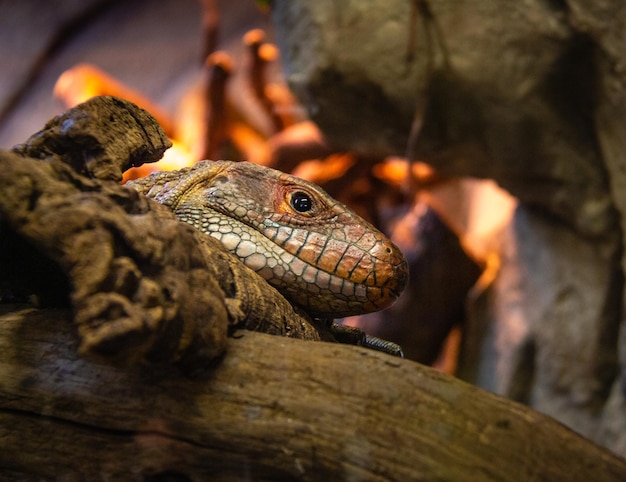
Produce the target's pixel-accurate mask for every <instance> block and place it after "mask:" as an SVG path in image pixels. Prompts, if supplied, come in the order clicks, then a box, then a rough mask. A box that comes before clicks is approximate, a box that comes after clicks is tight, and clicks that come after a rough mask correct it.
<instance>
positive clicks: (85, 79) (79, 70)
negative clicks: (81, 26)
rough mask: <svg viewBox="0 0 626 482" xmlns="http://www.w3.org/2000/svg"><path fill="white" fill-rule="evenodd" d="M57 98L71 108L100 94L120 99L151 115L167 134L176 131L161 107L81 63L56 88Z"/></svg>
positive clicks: (92, 67)
mask: <svg viewBox="0 0 626 482" xmlns="http://www.w3.org/2000/svg"><path fill="white" fill-rule="evenodd" d="M54 95H55V96H56V97H57V98H58V99H60V100H62V101H63V102H64V103H65V105H66V106H67V107H74V106H75V105H77V104H80V103H82V102H85V101H86V100H89V99H91V98H92V97H96V96H99V95H112V96H115V97H120V98H122V99H126V100H128V101H130V102H132V103H133V104H137V105H138V106H139V107H141V108H143V109H145V110H147V111H148V112H150V114H152V115H153V116H154V118H155V119H156V120H157V122H158V123H159V124H161V126H162V127H163V129H164V130H165V132H166V133H167V135H169V136H171V135H172V132H173V129H172V122H171V120H170V118H169V116H168V115H167V113H166V112H165V111H163V110H162V109H161V108H160V107H159V106H157V105H155V104H154V103H153V102H152V101H150V99H148V98H147V97H145V96H143V95H142V94H140V93H139V92H137V91H135V90H133V89H130V88H129V87H127V86H125V85H124V84H122V83H121V82H119V81H117V80H116V79H114V78H113V77H111V76H110V75H108V74H106V73H105V72H103V71H102V70H100V69H98V68H97V67H95V66H93V65H90V64H78V65H76V66H75V67H72V68H71V69H68V70H66V71H65V72H63V73H62V74H61V75H60V76H59V79H58V80H57V82H56V84H55V86H54Z"/></svg>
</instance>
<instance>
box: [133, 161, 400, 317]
mask: <svg viewBox="0 0 626 482" xmlns="http://www.w3.org/2000/svg"><path fill="white" fill-rule="evenodd" d="M128 184H129V185H132V186H133V187H134V188H135V189H137V190H139V191H140V192H142V193H144V194H146V195H147V196H148V197H151V198H153V199H155V200H156V201H158V202H160V203H161V204H164V205H166V206H168V207H169V208H170V209H171V210H172V211H173V212H174V213H175V214H176V216H178V217H179V218H180V219H181V221H184V222H187V223H189V224H191V225H193V226H194V227H196V228H197V229H199V230H200V231H202V232H204V233H207V234H209V235H210V236H213V237H215V238H217V239H219V240H220V241H221V242H222V244H223V245H224V246H225V247H226V248H227V249H228V250H230V251H231V252H232V253H233V254H235V255H236V256H238V257H239V258H240V259H241V260H242V262H243V263H244V264H245V265H246V266H248V267H249V268H251V269H252V270H254V271H256V272H257V273H258V274H259V275H260V276H262V277H263V278H264V279H265V280H267V282H268V283H270V284H272V285H273V286H274V287H275V288H276V289H277V290H278V291H280V292H281V293H282V294H283V295H284V296H285V297H286V298H288V299H289V300H291V301H292V302H294V303H296V304H298V305H299V306H301V307H302V308H304V309H305V310H307V311H308V312H310V313H311V314H313V315H315V316H323V317H332V318H336V317H343V316H348V315H355V314H363V313H368V312H372V311H377V310H380V309H382V308H385V307H387V306H389V305H391V304H392V303H393V302H394V301H395V300H396V299H397V298H398V296H399V295H400V293H401V292H402V290H403V289H404V288H405V286H406V283H407V278H408V267H407V262H406V259H405V258H404V256H403V254H402V253H401V252H400V250H399V249H398V248H397V247H396V246H395V245H394V244H393V243H392V242H391V241H390V240H389V239H387V237H386V236H385V235H384V234H382V233H381V232H380V231H378V230H377V229H376V228H375V227H374V226H372V225H371V224H369V223H368V222H366V221H365V220H364V219H362V218H361V217H359V216H358V215H357V214H355V213H354V212H353V211H352V210H350V209H349V208H348V207H346V206H344V205H343V204H341V203H339V202H338V201H336V200H334V199H333V198H331V197H330V196H329V195H328V194H327V193H326V192H324V191H323V190H322V189H321V188H319V187H318V186H316V185H314V184H312V183H310V182H307V181H304V180H302V179H299V178H296V177H294V176H291V175H288V174H285V173H282V172H280V171H277V170H274V169H270V168H267V167H263V166H259V165H256V164H251V163H248V162H230V161H204V162H201V163H198V164H196V165H194V166H193V167H191V168H186V169H181V170H179V171H171V172H160V173H155V174H152V175H151V176H148V177H147V178H145V179H141V180H138V181H133V182H129V183H128Z"/></svg>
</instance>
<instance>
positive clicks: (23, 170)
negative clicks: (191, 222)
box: [0, 97, 329, 370]
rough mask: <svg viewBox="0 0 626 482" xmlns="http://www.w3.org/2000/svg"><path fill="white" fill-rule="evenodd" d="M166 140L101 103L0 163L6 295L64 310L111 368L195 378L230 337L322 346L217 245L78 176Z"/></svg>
mask: <svg viewBox="0 0 626 482" xmlns="http://www.w3.org/2000/svg"><path fill="white" fill-rule="evenodd" d="M64 126H65V127H64ZM102 130H105V131H107V134H100V131H102ZM121 131H123V133H122V132H121ZM115 132H118V133H119V135H118V136H117V137H116V136H115V135H113V134H112V133H115ZM142 139H143V145H144V147H143V148H141V147H139V146H141V145H142ZM163 139H165V141H166V140H167V139H166V138H165V137H164V135H163V134H162V131H161V129H160V127H159V126H158V124H156V122H155V121H154V119H153V118H152V117H151V116H150V115H149V114H148V113H147V112H145V111H142V110H141V109H138V108H137V107H136V106H134V105H132V104H129V103H126V102H123V101H120V100H118V99H114V98H111V97H108V98H99V99H94V100H92V101H90V102H88V103H86V104H83V105H81V106H78V107H76V108H75V109H72V110H70V111H68V112H67V113H65V114H63V115H62V116H59V117H58V118H55V119H53V120H52V121H50V122H49V123H48V125H47V126H46V129H44V131H42V132H40V133H38V134H36V135H34V136H33V137H32V138H31V139H30V140H29V141H28V142H27V143H26V144H24V145H22V146H19V147H18V148H17V149H16V152H17V153H20V154H21V155H18V154H17V153H11V152H0V166H1V168H0V192H1V195H0V220H1V221H2V223H3V225H2V227H3V230H2V236H0V238H2V250H1V252H0V262H1V263H0V264H1V266H2V269H1V270H0V281H2V282H3V284H4V285H5V289H6V285H7V284H8V283H11V284H9V289H11V288H14V287H19V288H20V289H21V290H22V291H25V292H26V293H28V294H30V293H35V294H37V295H38V296H39V297H40V298H41V299H42V300H43V302H44V303H47V304H53V305H55V304H56V305H59V304H62V302H65V301H66V300H69V302H70V304H71V306H72V309H73V313H74V321H75V323H76V324H77V325H78V327H79V333H80V335H81V337H82V343H81V351H83V352H89V353H94V354H95V353H97V354H100V355H102V356H106V357H108V358H112V359H123V360H126V361H132V360H139V359H149V360H153V361H163V360H167V361H171V362H177V363H180V364H182V365H183V366H185V367H186V368H187V369H189V370H196V369H199V368H202V367H203V366H205V365H206V364H207V363H208V362H211V361H212V360H213V359H214V358H215V357H217V356H219V355H221V354H222V352H223V350H224V348H225V343H226V337H227V331H228V330H229V329H231V330H232V329H236V328H248V329H252V330H262V331H266V332H268V333H272V334H280V335H285V336H295V337H301V338H305V339H313V340H319V339H320V338H324V337H326V338H328V336H329V335H328V334H327V333H325V332H324V333H320V330H322V331H324V329H325V327H324V326H321V327H319V329H318V327H316V326H314V325H312V324H311V320H310V318H309V317H307V316H306V315H304V314H302V313H299V312H297V311H296V310H295V309H294V308H293V307H292V306H291V305H290V304H289V303H288V302H287V301H286V300H285V299H284V298H283V297H282V296H281V295H280V294H279V293H278V292H277V291H275V290H274V289H273V288H271V287H270V286H269V285H268V284H267V283H265V281H263V280H262V279H261V278H260V277H258V276H257V275H256V274H255V273H253V272H252V271H250V270H249V269H248V268H246V267H244V266H243V264H242V263H240V262H239V260H238V259H236V258H234V257H233V256H232V255H231V254H230V253H228V252H226V251H225V250H224V249H223V247H222V245H221V244H220V243H219V242H217V241H215V240H213V239H211V238H210V237H208V236H205V235H203V234H201V233H199V232H198V231H196V230H195V229H193V228H192V227H191V226H187V225H185V224H183V223H180V222H179V221H178V220H177V219H176V218H175V217H174V215H173V214H172V213H171V212H170V211H169V210H168V209H166V208H164V207H163V206H161V205H159V204H158V203H156V202H153V201H151V200H149V199H147V198H145V197H144V196H141V195H140V194H139V193H137V192H136V191H135V190H133V189H131V188H127V187H124V186H119V185H117V184H116V183H113V182H107V181H100V180H98V179H90V178H87V177H84V176H83V175H80V174H78V173H77V172H76V171H77V170H78V171H86V173H87V174H91V175H96V174H98V173H99V174H102V175H103V176H104V177H106V178H117V177H120V176H121V171H122V170H124V168H126V167H128V166H129V165H130V164H131V163H135V164H136V163H137V162H140V161H142V160H145V159H148V160H155V158H158V156H160V154H159V153H160V152H161V153H162V151H163V149H164V147H163V145H165V144H166V142H164V141H163ZM162 141H163V142H162ZM145 146H148V147H145ZM155 146H156V147H155ZM23 155H29V156H37V157H39V158H42V159H44V161H40V160H36V159H33V158H31V157H23ZM102 166H104V168H102ZM103 173H104V174H103ZM116 173H119V174H120V176H118V175H116ZM33 258H34V259H35V262H33ZM200 319H201V320H202V322H201V323H199V322H198V320H200Z"/></svg>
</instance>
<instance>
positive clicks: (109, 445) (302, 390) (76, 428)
mask: <svg viewBox="0 0 626 482" xmlns="http://www.w3.org/2000/svg"><path fill="white" fill-rule="evenodd" d="M241 333H242V336H241V337H236V338H230V339H229V341H228V349H227V351H226V355H225V357H224V358H223V359H222V360H221V362H220V363H219V364H217V365H216V366H215V368H214V370H213V371H212V372H211V374H210V376H209V377H208V379H206V380H191V379H188V378H185V377H182V376H180V375H179V373H178V372H177V371H175V370H171V369H168V368H157V367H154V366H150V367H146V366H144V367H135V368H115V367H113V366H111V365H107V364H99V363H95V362H91V361H89V360H86V359H82V358H79V357H77V355H76V350H77V347H78V337H77V336H76V335H75V333H74V329H73V327H72V323H71V317H70V316H69V313H68V312H67V311H63V310H40V311H38V310H33V309H25V310H15V311H12V312H5V313H4V314H3V315H1V316H0V387H1V388H0V419H1V422H0V472H3V475H4V477H6V478H4V479H3V480H7V479H8V480H38V481H40V480H51V479H54V480H176V481H189V480H194V481H200V480H379V481H389V480H402V481H406V480H473V481H476V480H503V481H504V480H506V481H515V480H520V481H527V480H568V481H577V480H580V481H588V480H594V481H616V480H624V479H625V478H626V463H624V461H622V460H621V459H618V458H617V457H615V456H613V455H611V454H610V453H609V452H608V451H606V450H604V449H601V448H599V447H597V446H596V445H594V444H592V443H591V442H588V441H586V440H585V439H583V438H582V437H579V436H578V435H576V434H574V433H573V432H571V431H569V430H568V429H566V428H565V427H563V426H562V425H560V424H558V423H557V422H555V421H553V420H552V419H550V418H548V417H546V416H544V415H540V414H538V413H537V412H534V411H532V410H530V409H528V408H526V407H524V406H522V405H520V404H517V403H514V402H510V401H507V400H505V399H503V398H500V397H497V396H495V395H491V394H489V393H487V392H485V391H483V390H480V389H478V388H475V387H473V386H471V385H469V384H466V383H464V382H461V381H459V380H457V379H454V378H452V377H450V376H447V375H444V374H441V373H439V372H436V371H434V370H432V369H430V368H426V367H424V366H421V365H419V364H416V363H415V362H411V361H408V360H402V359H399V358H393V357H390V356H388V355H385V354H381V353H377V352H374V351H371V350H366V349H363V348H357V347H351V346H345V345H340V344H336V343H333V344H330V343H311V342H306V341H301V340H293V339H288V338H282V337H276V336H268V335H265V334H260V333H254V332H241ZM167 476H169V477H170V478H167Z"/></svg>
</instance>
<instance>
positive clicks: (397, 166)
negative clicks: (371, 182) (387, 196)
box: [373, 157, 437, 188]
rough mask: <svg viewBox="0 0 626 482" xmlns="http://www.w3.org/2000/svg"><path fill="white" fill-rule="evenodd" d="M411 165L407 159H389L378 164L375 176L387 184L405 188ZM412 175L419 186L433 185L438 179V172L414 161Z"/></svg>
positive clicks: (375, 167) (374, 171)
mask: <svg viewBox="0 0 626 482" xmlns="http://www.w3.org/2000/svg"><path fill="white" fill-rule="evenodd" d="M408 169H409V164H408V162H407V160H406V159H404V158H400V157H388V158H387V159H385V161H384V162H381V163H379V164H376V165H375V166H374V169H373V174H374V176H376V177H377V178H378V179H380V180H382V181H385V182H386V183H387V184H391V185H394V186H397V187H398V188H403V187H405V186H406V185H407V173H408ZM411 174H412V175H413V178H414V180H416V181H417V183H418V185H419V186H424V185H428V184H431V183H432V182H434V181H435V180H436V179H437V173H436V171H435V170H434V169H433V168H432V167H431V166H429V165H428V164H426V163H424V162H418V161H414V162H412V163H411Z"/></svg>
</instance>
